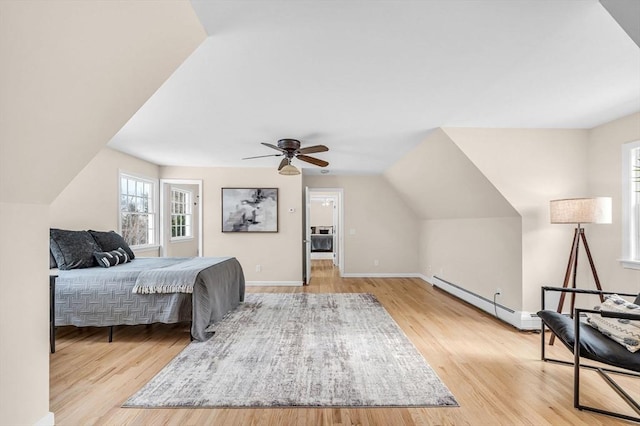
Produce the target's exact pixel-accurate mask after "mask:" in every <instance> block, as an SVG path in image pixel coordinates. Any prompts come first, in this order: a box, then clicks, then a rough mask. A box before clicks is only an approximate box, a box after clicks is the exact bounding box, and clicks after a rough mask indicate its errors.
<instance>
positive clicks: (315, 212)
mask: <svg viewBox="0 0 640 426" xmlns="http://www.w3.org/2000/svg"><path fill="white" fill-rule="evenodd" d="M322 203H323V201H322V200H311V206H310V208H309V221H310V222H311V223H310V226H333V201H331V202H329V205H327V206H323V205H322Z"/></svg>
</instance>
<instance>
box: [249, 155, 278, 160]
mask: <svg viewBox="0 0 640 426" xmlns="http://www.w3.org/2000/svg"><path fill="white" fill-rule="evenodd" d="M283 155H284V154H269V155H256V156H255V157H245V158H243V160H251V159H253V158H264V157H282V156H283Z"/></svg>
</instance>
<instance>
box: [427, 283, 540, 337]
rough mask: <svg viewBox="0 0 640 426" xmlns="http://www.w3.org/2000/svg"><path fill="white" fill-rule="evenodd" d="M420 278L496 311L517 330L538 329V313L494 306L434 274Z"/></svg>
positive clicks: (491, 310)
mask: <svg viewBox="0 0 640 426" xmlns="http://www.w3.org/2000/svg"><path fill="white" fill-rule="evenodd" d="M420 278H422V279H423V280H425V281H426V282H428V283H430V284H431V285H433V286H436V287H438V288H440V289H442V290H444V291H446V292H447V293H449V294H451V295H453V296H455V297H457V298H458V299H462V300H464V301H465V302H467V303H470V304H471V305H473V306H475V307H477V308H480V309H482V310H483V311H485V312H487V313H489V314H491V315H493V316H495V315H496V311H497V312H498V319H500V320H501V321H504V322H506V323H508V324H511V325H512V326H514V327H515V328H517V329H519V330H539V329H540V318H539V317H538V315H535V314H532V313H531V312H527V311H515V310H513V309H510V308H508V307H506V306H503V305H501V304H499V303H496V305H495V306H494V304H493V301H492V300H489V299H486V298H484V297H482V296H480V295H478V294H475V293H473V292H471V291H469V290H466V289H464V288H462V287H459V286H457V285H455V284H452V283H450V282H448V281H445V280H443V279H441V278H438V277H436V276H433V277H427V276H424V275H422V276H421V277H420Z"/></svg>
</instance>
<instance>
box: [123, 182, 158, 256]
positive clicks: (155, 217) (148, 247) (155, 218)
mask: <svg viewBox="0 0 640 426" xmlns="http://www.w3.org/2000/svg"><path fill="white" fill-rule="evenodd" d="M123 177H129V178H133V179H138V180H142V181H145V182H148V183H150V184H151V185H152V192H153V200H152V208H153V212H152V213H151V214H152V215H153V223H154V224H155V226H154V229H153V240H154V243H152V244H137V245H131V249H133V250H137V251H148V250H157V249H158V248H159V247H160V244H159V242H158V241H159V231H158V228H159V224H158V221H159V220H160V215H159V214H158V211H159V207H160V184H159V180H158V179H154V178H151V177H149V176H144V175H140V174H137V173H131V172H128V171H125V170H120V169H118V203H117V208H118V232H119V233H120V235H122V214H121V213H122V211H121V210H120V197H121V196H122V178H123Z"/></svg>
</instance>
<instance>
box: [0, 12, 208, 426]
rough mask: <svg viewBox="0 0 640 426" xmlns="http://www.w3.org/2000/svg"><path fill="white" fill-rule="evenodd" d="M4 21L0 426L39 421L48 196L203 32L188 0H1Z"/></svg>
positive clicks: (45, 362)
mask: <svg viewBox="0 0 640 426" xmlns="http://www.w3.org/2000/svg"><path fill="white" fill-rule="evenodd" d="M0 21H1V25H0V63H1V64H2V66H1V67H0V93H1V94H2V95H1V96H0V224H1V225H0V228H1V229H0V230H1V232H2V235H3V238H2V239H0V259H1V260H0V262H1V263H0V293H1V294H2V297H1V298H0V315H1V316H2V318H1V320H0V378H1V379H0V424H3V425H5V424H6V425H9V424H10V425H22V424H25V425H30V424H34V423H36V422H43V423H45V424H46V423H51V422H52V421H53V415H52V414H51V413H50V412H49V354H48V329H49V321H48V311H49V293H48V290H47V280H48V279H47V275H48V266H47V263H46V261H45V260H44V259H46V258H47V250H48V245H49V244H48V236H47V235H48V228H49V204H50V203H51V202H52V201H53V200H54V199H55V198H56V197H57V196H58V194H59V193H60V192H61V191H62V190H63V188H64V187H65V186H67V184H68V183H69V182H70V181H71V180H72V179H73V177H74V176H75V175H76V174H77V173H78V172H79V171H80V170H81V169H82V168H83V167H84V166H85V165H86V164H87V163H88V162H89V161H90V160H91V158H93V157H94V156H95V155H96V153H97V152H98V151H99V150H100V149H101V148H102V147H103V146H104V144H106V143H107V141H108V140H109V139H110V138H111V137H112V136H113V135H114V134H115V133H116V132H117V131H118V129H120V127H121V126H122V125H123V124H124V123H125V122H126V121H127V120H128V119H129V117H131V115H133V113H135V111H137V110H138V108H139V107H140V106H141V105H142V104H143V103H144V102H145V101H146V99H148V98H149V96H151V94H153V92H154V91H155V90H156V89H157V88H158V87H159V86H160V84H161V83H162V82H164V81H165V80H166V78H167V77H168V76H169V75H170V74H171V73H172V72H173V71H174V70H175V69H176V68H177V67H178V65H179V64H180V63H182V61H183V60H184V59H185V58H186V57H187V56H188V55H189V54H190V53H191V52H192V51H193V50H194V49H195V48H196V47H197V45H198V44H199V43H200V42H201V41H202V40H203V39H204V37H205V33H204V31H203V29H202V27H201V25H200V23H199V21H198V20H197V17H196V16H195V14H194V12H193V9H192V8H191V5H190V4H189V3H188V2H71V1H56V0H51V1H47V2H43V1H11V0H5V1H0ZM19 224H22V225H23V226H18V225H19ZM39 258H40V259H42V260H41V261H39V260H37V259H39ZM39 262H40V263H39ZM38 265H40V266H39V267H38ZM25 300H28V301H29V302H28V303H21V301H22V302H24V301H25Z"/></svg>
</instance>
